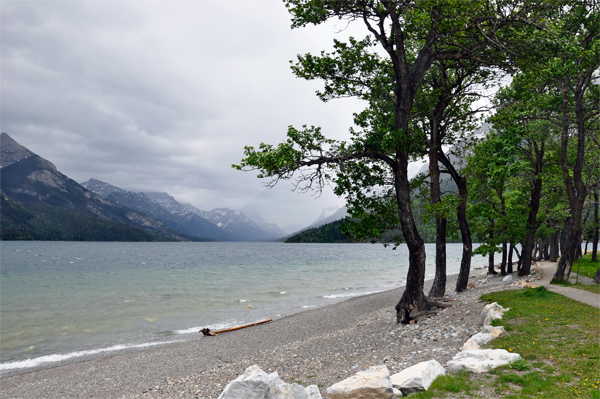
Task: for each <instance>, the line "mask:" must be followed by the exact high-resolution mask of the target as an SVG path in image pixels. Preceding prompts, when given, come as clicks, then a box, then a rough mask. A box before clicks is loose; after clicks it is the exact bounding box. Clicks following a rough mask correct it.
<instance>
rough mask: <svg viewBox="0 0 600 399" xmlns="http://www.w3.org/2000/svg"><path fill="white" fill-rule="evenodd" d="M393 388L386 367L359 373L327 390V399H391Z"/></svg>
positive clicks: (375, 367)
mask: <svg viewBox="0 0 600 399" xmlns="http://www.w3.org/2000/svg"><path fill="white" fill-rule="evenodd" d="M393 395H394V388H393V387H392V383H391V381H390V372H389V371H388V368H387V366H385V365H381V366H373V367H371V368H368V369H366V370H363V371H359V372H358V373H356V374H354V375H353V376H351V377H348V378H346V379H345V380H343V381H340V382H338V383H336V384H333V385H332V386H330V387H329V388H327V398H328V399H393Z"/></svg>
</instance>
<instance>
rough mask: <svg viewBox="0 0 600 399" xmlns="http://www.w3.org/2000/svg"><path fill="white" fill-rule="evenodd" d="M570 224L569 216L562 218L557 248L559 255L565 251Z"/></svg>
mask: <svg viewBox="0 0 600 399" xmlns="http://www.w3.org/2000/svg"><path fill="white" fill-rule="evenodd" d="M570 224H571V217H570V216H569V217H568V218H566V219H565V220H564V224H563V228H562V229H561V230H560V239H559V242H558V244H559V248H560V251H559V252H560V256H562V254H564V253H565V251H566V249H565V248H566V247H567V239H568V238H569V225H570Z"/></svg>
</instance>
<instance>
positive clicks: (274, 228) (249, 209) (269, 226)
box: [241, 204, 286, 237]
mask: <svg viewBox="0 0 600 399" xmlns="http://www.w3.org/2000/svg"><path fill="white" fill-rule="evenodd" d="M241 212H242V213H243V214H244V215H246V216H247V217H248V219H250V220H252V221H253V222H255V223H256V224H258V226H259V227H260V228H261V229H263V230H264V231H266V232H267V233H269V234H271V235H272V236H273V237H283V236H285V235H286V234H285V231H283V230H282V229H281V227H279V226H278V225H276V224H275V223H270V222H267V221H266V220H265V218H264V217H263V216H262V215H261V214H260V212H259V211H258V209H256V208H254V207H253V206H252V205H250V204H248V205H246V206H245V207H243V208H242V209H241Z"/></svg>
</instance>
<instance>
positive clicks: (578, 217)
mask: <svg viewBox="0 0 600 399" xmlns="http://www.w3.org/2000/svg"><path fill="white" fill-rule="evenodd" d="M560 11H561V14H560V17H561V18H560V20H559V22H558V23H557V25H558V26H557V34H556V36H555V45H556V51H555V57H553V59H551V60H550V61H549V63H548V64H549V65H548V67H547V75H548V78H549V79H553V81H554V82H555V83H556V86H557V87H558V88H559V90H560V94H561V104H560V114H561V155H560V158H561V168H562V174H563V180H564V184H565V189H566V193H567V198H568V200H569V207H570V211H571V219H570V222H569V224H568V225H567V229H566V233H567V237H566V246H565V250H564V251H563V253H562V254H561V257H560V261H559V263H558V268H557V270H556V274H555V275H554V279H556V280H568V279H569V274H570V273H571V267H572V266H573V260H574V259H575V254H576V252H577V248H578V247H579V248H580V236H581V227H582V226H581V225H582V216H583V206H584V202H585V198H586V195H587V187H586V184H585V181H584V175H583V166H584V158H585V153H586V150H585V148H586V141H587V140H589V139H590V136H596V135H597V134H598V132H597V130H594V128H596V129H597V121H598V115H599V112H600V111H599V109H600V101H599V98H600V96H599V89H598V83H597V79H598V70H599V66H600V56H599V54H600V40H599V37H600V33H599V30H598V26H599V24H600V13H599V5H598V4H597V3H594V2H587V1H584V2H579V3H575V4H574V5H573V6H572V7H571V8H569V9H561V10H560ZM586 139H587V140H586ZM595 139H596V141H597V137H595ZM570 152H574V153H575V156H574V157H571V156H569V155H570V154H569V153H570Z"/></svg>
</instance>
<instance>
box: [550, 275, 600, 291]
mask: <svg viewBox="0 0 600 399" xmlns="http://www.w3.org/2000/svg"><path fill="white" fill-rule="evenodd" d="M550 284H555V285H562V286H563V287H569V288H576V289H578V290H585V291H589V292H593V293H594V294H600V284H582V283H577V284H576V283H572V282H570V281H563V280H555V279H552V281H551V282H550Z"/></svg>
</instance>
